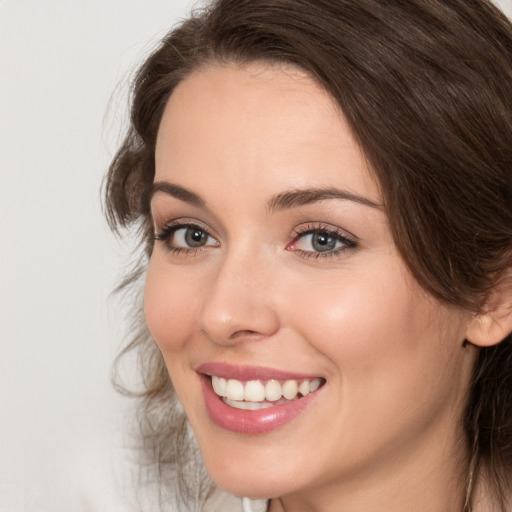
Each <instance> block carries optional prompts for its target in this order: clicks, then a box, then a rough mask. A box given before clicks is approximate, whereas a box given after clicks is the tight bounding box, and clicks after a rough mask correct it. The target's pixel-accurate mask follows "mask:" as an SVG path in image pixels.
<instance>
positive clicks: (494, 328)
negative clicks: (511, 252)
mask: <svg viewBox="0 0 512 512" xmlns="http://www.w3.org/2000/svg"><path fill="white" fill-rule="evenodd" d="M511 332H512V269H511V268H509V269H508V270H507V271H506V272H505V274H504V275H503V276H502V277H501V279H499V281H498V282H497V283H496V285H495V287H494V288H493V289H492V290H491V292H490V294H489V296H488V298H487V300H486V302H485V305H484V307H483V308H482V311H481V312H480V313H478V314H476V315H475V316H474V317H473V319H472V320H471V321H470V323H469V325H468V329H467V331H466V340H467V341H469V342H470V343H471V344H473V345H476V346H479V347H490V346H492V345H497V344H498V343H499V342H500V341H502V340H503V339H504V338H506V337H507V336H508V335H509V334H510V333H511Z"/></svg>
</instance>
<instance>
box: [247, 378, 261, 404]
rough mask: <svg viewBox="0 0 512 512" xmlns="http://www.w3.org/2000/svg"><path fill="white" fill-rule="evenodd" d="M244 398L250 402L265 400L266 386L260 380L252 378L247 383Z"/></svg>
mask: <svg viewBox="0 0 512 512" xmlns="http://www.w3.org/2000/svg"><path fill="white" fill-rule="evenodd" d="M244 400H248V401H250V402H263V400H265V387H264V386H263V384H262V383H261V382H260V381H259V380H250V381H249V382H248V383H247V384H246V385H245V393H244Z"/></svg>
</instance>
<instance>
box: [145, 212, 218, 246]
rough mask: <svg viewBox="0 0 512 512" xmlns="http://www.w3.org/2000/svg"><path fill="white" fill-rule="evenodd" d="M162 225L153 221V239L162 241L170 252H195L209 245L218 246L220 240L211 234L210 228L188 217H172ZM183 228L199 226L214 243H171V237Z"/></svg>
mask: <svg viewBox="0 0 512 512" xmlns="http://www.w3.org/2000/svg"><path fill="white" fill-rule="evenodd" d="M161 224H162V226H161V227H158V226H157V225H156V223H155V233H154V240H155V241H156V240H158V241H160V242H162V243H163V244H164V245H165V246H166V248H167V250H168V251H170V252H171V253H172V254H182V253H185V254H189V255H192V254H195V253H197V252H202V251H204V250H206V249H208V248H210V247H218V246H220V242H219V240H218V237H217V236H216V235H214V234H212V229H210V227H208V226H206V225H205V224H204V223H203V222H201V221H199V220H197V219H194V218H188V217H181V218H178V219H173V220H171V221H168V222H162V223H161ZM185 228H199V229H200V230H201V231H204V232H205V234H206V235H207V236H208V238H211V239H213V240H214V241H215V244H208V245H202V246H198V247H180V246H173V245H171V238H172V236H173V235H174V233H176V232H177V231H179V230H180V229H185Z"/></svg>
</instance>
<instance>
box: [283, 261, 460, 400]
mask: <svg viewBox="0 0 512 512" xmlns="http://www.w3.org/2000/svg"><path fill="white" fill-rule="evenodd" d="M386 268H387V272H386V273H382V272H380V271H379V269H375V271H373V272H371V271H370V270H371V269H369V268H368V267H367V268H366V269H365V274H364V275H361V274H360V275H358V274H357V272H355V271H354V272H348V273H347V274H346V275H344V276H342V279H340V280H339V281H338V280H336V281H334V280H333V281H331V282H327V281H326V282H324V283H321V282H317V286H316V287H315V288H313V287H312V286H305V287H304V288H303V289H301V290H299V291H298V293H296V294H295V295H294V296H293V297H294V302H293V305H290V309H289V314H290V315H294V318H295V322H296V325H298V326H299V330H300V331H301V333H302V337H303V338H304V339H306V340H308V342H309V343H310V344H311V345H313V346H314V348H315V349H316V350H317V351H318V352H321V353H322V354H323V355H324V356H325V357H326V358H327V359H328V360H329V361H330V365H331V367H332V369H333V371H334V372H335V373H336V374H337V375H338V376H339V378H340V384H341V390H342V391H341V392H340V400H341V396H342V395H343V400H344V401H345V400H350V401H352V400H353V401H354V405H356V404H357V401H358V400H359V399H361V398H363V397H365V398H366V399H371V400H372V401H374V400H375V401H376V402H380V403H383V404H384V403H385V402H387V401H388V399H389V400H394V401H396V399H397V397H398V396H402V397H404V399H405V398H406V397H409V396H410V397H411V400H412V401H417V400H418V398H419V397H420V395H423V394H424V393H425V394H430V395H432V391H433V389H434V388H437V391H438V392H439V396H444V391H445V389H446V388H448V387H449V386H450V385H451V383H452V382H453V381H454V380H456V379H458V376H457V374H458V370H457V365H458V363H459V362H460V361H459V358H460V353H461V351H460V350H459V347H460V342H461V340H462V338H463V328H462V323H461V322H460V319H459V316H458V315H457V314H454V313H453V312H452V311H451V310H449V309H448V308H446V307H444V306H441V305H439V304H437V303H436V302H435V301H433V300H432V299H431V298H429V297H427V296H426V295H425V294H424V293H423V291H421V290H420V289H419V287H418V285H417V284H416V283H415V282H414V281H412V280H411V279H409V278H408V276H407V275H406V274H404V270H403V269H402V268H401V267H399V266H396V265H395V266H393V265H392V264H389V265H387V267H386ZM310 284H311V283H310ZM297 313H299V314H297ZM345 394H346V395H347V397H346V398H345V396H344V395H345Z"/></svg>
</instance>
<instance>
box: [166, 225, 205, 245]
mask: <svg viewBox="0 0 512 512" xmlns="http://www.w3.org/2000/svg"><path fill="white" fill-rule="evenodd" d="M209 238H211V237H210V235H208V233H206V231H204V230H203V229H201V228H200V227H197V226H188V227H185V228H179V229H177V230H176V231H174V236H173V238H172V242H173V245H175V246H176V247H203V246H204V245H207V243H208V239H209Z"/></svg>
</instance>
